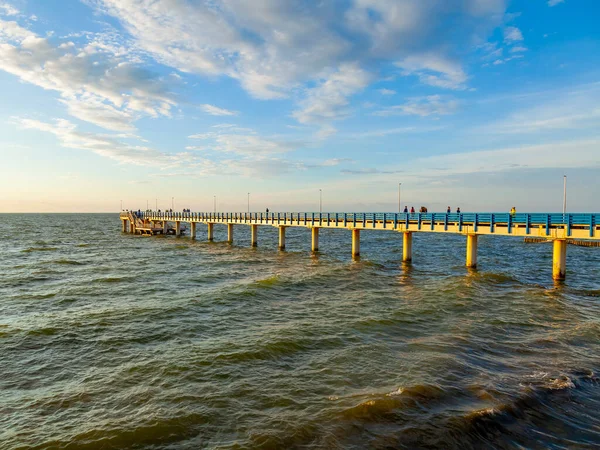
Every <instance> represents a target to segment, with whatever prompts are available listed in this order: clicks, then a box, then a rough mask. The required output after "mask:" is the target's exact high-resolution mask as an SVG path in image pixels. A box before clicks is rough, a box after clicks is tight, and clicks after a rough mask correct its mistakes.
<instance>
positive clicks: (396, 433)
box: [0, 214, 600, 450]
mask: <svg viewBox="0 0 600 450" xmlns="http://www.w3.org/2000/svg"><path fill="white" fill-rule="evenodd" d="M225 241H226V227H225V226H224V225H216V226H215V241H214V242H207V240H206V226H205V225H198V229H197V239H196V240H191V239H190V237H189V235H188V236H181V237H175V236H157V237H142V236H133V235H130V234H124V233H122V232H121V223H120V221H119V217H118V214H2V215H0V262H1V272H0V449H2V450H7V449H11V450H12V449H198V448H211V449H366V448H372V449H437V448H442V449H461V450H464V449H493V448H501V449H503V448H506V449H538V448H540V449H542V448H544V449H546V448H550V449H592V448H599V447H600V248H587V247H576V246H569V248H568V251H567V279H566V281H565V282H564V283H555V282H553V281H552V246H551V244H547V243H536V244H531V243H524V242H523V240H522V238H511V237H500V236H481V237H480V239H479V251H478V254H479V259H478V263H479V266H478V269H477V270H473V269H467V268H466V267H465V247H466V244H465V237H464V236H460V235H442V234H434V233H417V234H415V236H414V240H413V262H412V264H403V263H402V261H401V260H402V235H401V234H400V233H396V232H393V231H365V232H363V233H362V234H361V257H360V258H358V259H353V258H352V257H351V251H350V249H351V234H350V232H349V231H348V230H346V229H339V230H336V229H333V230H329V229H322V230H321V233H320V251H319V252H318V253H316V254H312V253H311V251H310V230H307V229H302V228H289V229H288V230H287V239H286V241H287V242H286V244H287V249H286V251H279V250H278V249H277V229H276V228H274V227H271V226H262V227H259V235H258V247H257V248H251V247H250V229H249V227H247V226H244V225H238V226H236V228H235V239H234V243H233V244H232V245H230V244H227V243H226V242H225Z"/></svg>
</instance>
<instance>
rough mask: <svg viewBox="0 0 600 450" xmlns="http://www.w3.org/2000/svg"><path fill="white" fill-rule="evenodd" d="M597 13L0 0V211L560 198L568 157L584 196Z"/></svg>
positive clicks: (533, 8) (284, 2) (481, 206)
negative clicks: (0, 196) (0, 194)
mask: <svg viewBox="0 0 600 450" xmlns="http://www.w3.org/2000/svg"><path fill="white" fill-rule="evenodd" d="M598 23H600V2H598V1H597V0H514V1H510V0H318V1H317V0H304V1H300V0H252V1H249V0H0V92H1V93H2V96H1V101H0V168H1V170H0V174H1V176H0V192H1V193H2V201H1V202H0V212H111V211H118V210H119V209H120V208H121V204H122V205H123V206H122V207H123V208H129V209H138V208H139V209H146V207H147V206H148V207H150V208H156V207H158V208H159V209H163V210H164V209H166V208H171V207H172V205H173V206H174V208H175V210H180V209H181V208H190V209H192V210H194V211H212V210H213V206H214V202H215V199H216V203H217V209H218V210H219V211H246V210H247V208H248V199H249V203H250V209H251V210H252V211H264V210H265V208H267V207H268V208H269V209H270V210H271V211H302V212H305V211H306V212H310V211H318V209H319V198H320V195H321V196H322V201H323V210H324V211H332V212H335V211H347V212H353V211H355V212H361V211H365V212H374V211H381V212H394V211H397V210H398V197H399V193H400V202H401V204H402V208H403V207H404V206H405V205H407V206H408V207H409V208H410V207H411V206H415V208H418V207H419V206H421V205H424V206H427V207H428V208H429V211H445V210H446V207H447V206H451V207H452V209H455V208H456V207H457V206H460V208H461V210H462V211H463V212H466V211H498V212H503V211H508V210H509V209H510V208H511V207H512V206H515V207H516V209H517V211H518V212H528V211H530V212H556V211H561V210H562V202H563V176H564V175H566V176H567V182H568V200H567V209H568V211H570V212H592V211H593V212H597V211H600V27H599V26H598ZM399 183H401V185H400V184H399ZM399 188H400V189H399ZM399 191H400V192H399Z"/></svg>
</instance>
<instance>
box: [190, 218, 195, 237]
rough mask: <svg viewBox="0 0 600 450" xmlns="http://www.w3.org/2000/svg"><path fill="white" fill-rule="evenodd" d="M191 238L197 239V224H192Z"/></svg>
mask: <svg viewBox="0 0 600 450" xmlns="http://www.w3.org/2000/svg"><path fill="white" fill-rule="evenodd" d="M190 238H192V239H196V222H192V223H190Z"/></svg>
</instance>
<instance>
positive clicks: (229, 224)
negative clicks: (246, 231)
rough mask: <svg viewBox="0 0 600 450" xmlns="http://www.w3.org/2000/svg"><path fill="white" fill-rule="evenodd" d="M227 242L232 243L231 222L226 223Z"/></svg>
mask: <svg viewBox="0 0 600 450" xmlns="http://www.w3.org/2000/svg"><path fill="white" fill-rule="evenodd" d="M227 242H229V243H230V244H233V224H232V223H228V224H227Z"/></svg>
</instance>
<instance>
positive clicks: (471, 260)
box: [467, 234, 477, 268]
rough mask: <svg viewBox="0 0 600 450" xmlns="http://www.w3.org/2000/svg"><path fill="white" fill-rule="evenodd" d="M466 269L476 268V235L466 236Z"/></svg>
mask: <svg viewBox="0 0 600 450" xmlns="http://www.w3.org/2000/svg"><path fill="white" fill-rule="evenodd" d="M467 267H472V268H475V267H477V235H476V234H468V235H467Z"/></svg>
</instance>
